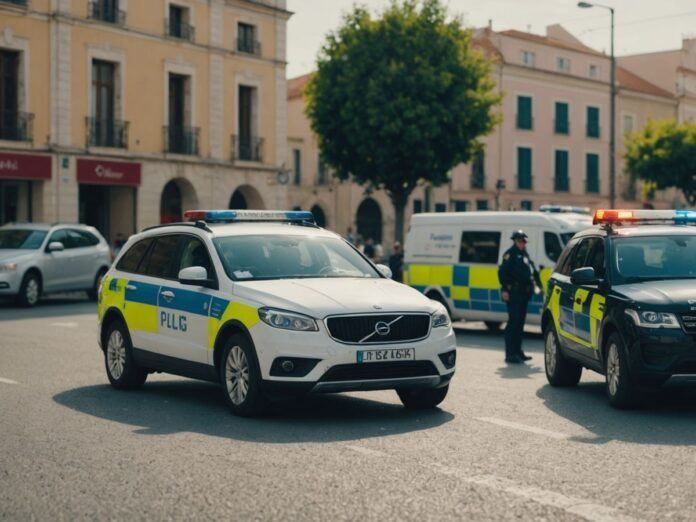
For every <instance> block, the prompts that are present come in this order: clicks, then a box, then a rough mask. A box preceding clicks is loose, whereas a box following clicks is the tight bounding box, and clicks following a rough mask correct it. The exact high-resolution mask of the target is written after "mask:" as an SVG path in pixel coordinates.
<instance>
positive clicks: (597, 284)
mask: <svg viewBox="0 0 696 522" xmlns="http://www.w3.org/2000/svg"><path fill="white" fill-rule="evenodd" d="M595 224H599V225H600V226H599V227H596V228H592V229H589V230H585V231H583V232H580V233H578V234H577V235H576V236H575V237H574V238H573V239H572V240H571V241H570V242H569V243H568V244H567V245H566V247H565V250H564V251H563V253H562V254H561V257H560V258H559V260H558V263H557V265H556V268H555V270H554V273H553V275H552V276H551V279H550V281H549V284H548V288H547V294H546V299H545V301H544V309H543V314H542V328H543V331H544V343H545V366H546V377H547V378H548V381H549V383H550V384H551V385H552V386H574V385H576V384H577V383H578V381H579V380H580V374H581V373H582V368H583V367H585V368H589V369H591V370H594V371H596V372H599V373H601V374H603V375H605V376H606V391H607V395H608V397H609V402H610V403H611V404H612V405H613V406H616V407H629V406H632V405H635V404H636V402H637V401H638V399H639V397H640V391H641V390H642V389H644V388H646V387H650V386H659V385H661V384H663V383H664V382H665V381H666V380H667V379H669V378H670V377H671V376H673V375H684V374H696V226H693V225H694V224H696V212H693V211H609V210H607V211H601V210H600V211H597V214H595Z"/></svg>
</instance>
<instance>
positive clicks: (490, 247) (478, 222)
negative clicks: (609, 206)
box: [404, 207, 592, 330]
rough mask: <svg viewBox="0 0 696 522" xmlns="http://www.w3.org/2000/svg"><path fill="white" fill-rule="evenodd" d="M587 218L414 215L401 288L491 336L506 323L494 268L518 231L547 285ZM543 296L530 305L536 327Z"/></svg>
mask: <svg viewBox="0 0 696 522" xmlns="http://www.w3.org/2000/svg"><path fill="white" fill-rule="evenodd" d="M590 226H592V217H591V216H589V215H587V214H585V213H584V212H582V213H581V212H579V211H576V209H575V208H571V209H565V208H563V207H553V208H552V209H551V210H548V211H546V212H456V213H426V214H415V215H414V216H413V217H412V218H411V224H410V228H409V231H408V236H407V238H406V245H405V250H404V252H405V257H404V283H406V284H408V285H410V286H411V287H413V288H415V289H416V290H418V291H419V292H421V293H423V294H425V295H426V296H428V297H430V298H431V299H435V300H437V301H439V302H441V303H442V304H443V305H444V306H445V307H446V308H447V310H448V311H449V313H450V315H451V316H452V318H453V319H457V320H466V321H484V322H485V324H486V326H487V327H488V328H489V329H491V330H497V329H498V328H500V325H501V323H503V322H504V321H506V320H507V309H506V306H505V303H504V302H503V301H502V299H501V297H500V283H499V281H498V266H499V265H500V263H501V262H502V256H503V254H504V253H505V251H506V250H507V249H508V248H509V247H510V245H512V243H511V241H510V236H511V235H512V233H513V232H514V231H516V230H519V229H522V230H524V231H525V232H526V233H527V235H528V236H529V243H528V245H527V250H528V252H529V255H530V257H531V259H532V261H533V262H534V263H535V265H536V267H537V269H538V270H539V272H540V276H541V280H542V283H543V284H544V285H545V284H546V282H547V281H548V279H549V277H550V275H551V272H552V271H553V267H554V265H555V264H556V261H557V260H558V258H559V256H560V255H561V252H562V251H563V247H564V245H565V244H566V243H568V241H569V240H570V239H571V238H572V237H573V236H574V235H575V233H576V232H578V231H580V230H583V229H585V228H588V227H590ZM542 301H543V296H542V295H541V294H539V295H535V296H534V297H533V298H532V300H531V301H530V303H529V308H528V316H527V321H528V322H530V323H533V324H539V323H540V322H541V306H542Z"/></svg>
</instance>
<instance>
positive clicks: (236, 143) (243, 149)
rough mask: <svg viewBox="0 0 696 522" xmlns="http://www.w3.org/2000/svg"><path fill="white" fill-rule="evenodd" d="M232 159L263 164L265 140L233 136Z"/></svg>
mask: <svg viewBox="0 0 696 522" xmlns="http://www.w3.org/2000/svg"><path fill="white" fill-rule="evenodd" d="M232 159H233V160H241V161H257V162H263V138H257V137H255V136H232Z"/></svg>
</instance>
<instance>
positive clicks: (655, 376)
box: [629, 328, 696, 384]
mask: <svg viewBox="0 0 696 522" xmlns="http://www.w3.org/2000/svg"><path fill="white" fill-rule="evenodd" d="M633 330H634V332H633V333H632V335H631V340H630V343H629V348H630V349H629V353H630V354H631V370H632V375H634V377H635V378H636V380H637V381H638V382H639V383H645V384H652V383H661V382H664V381H665V380H667V379H669V378H670V377H671V376H673V375H694V374H696V335H694V334H688V333H686V332H684V330H682V329H681V328H679V329H677V328H674V329H668V328H662V329H648V328H634V329H633Z"/></svg>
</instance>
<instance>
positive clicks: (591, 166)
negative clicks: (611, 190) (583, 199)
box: [585, 152, 599, 194]
mask: <svg viewBox="0 0 696 522" xmlns="http://www.w3.org/2000/svg"><path fill="white" fill-rule="evenodd" d="M585 176H586V177H585V180H586V187H585V188H586V191H587V192H588V193H591V194H597V193H599V154H594V153H591V152H590V153H587V155H586V156H585Z"/></svg>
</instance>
